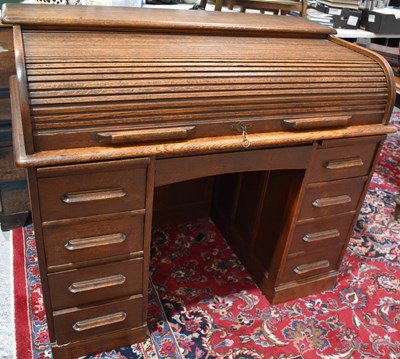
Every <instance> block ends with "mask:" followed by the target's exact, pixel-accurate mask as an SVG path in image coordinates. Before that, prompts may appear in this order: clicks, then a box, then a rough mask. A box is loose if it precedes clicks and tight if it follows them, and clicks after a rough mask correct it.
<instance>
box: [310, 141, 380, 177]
mask: <svg viewBox="0 0 400 359" xmlns="http://www.w3.org/2000/svg"><path fill="white" fill-rule="evenodd" d="M377 145H378V144H377V142H373V143H363V144H360V145H356V146H343V147H333V148H323V149H318V150H317V151H316V152H315V158H314V161H313V164H312V168H311V170H310V172H311V173H310V177H309V181H310V182H322V181H331V180H336V179H340V178H350V177H358V176H363V175H367V174H368V173H369V170H370V168H371V164H372V161H373V159H374V157H375V153H376V149H377Z"/></svg>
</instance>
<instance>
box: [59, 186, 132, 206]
mask: <svg viewBox="0 0 400 359" xmlns="http://www.w3.org/2000/svg"><path fill="white" fill-rule="evenodd" d="M125 196H126V192H125V191H124V190H123V189H122V188H109V189H100V190H96V191H84V192H71V193H66V194H65V195H64V197H63V198H62V201H63V202H64V203H81V202H91V201H99V200H104V199H115V198H121V197H125Z"/></svg>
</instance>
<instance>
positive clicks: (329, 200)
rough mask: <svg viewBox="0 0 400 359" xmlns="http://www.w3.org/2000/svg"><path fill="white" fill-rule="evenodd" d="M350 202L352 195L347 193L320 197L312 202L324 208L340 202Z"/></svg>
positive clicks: (315, 205)
mask: <svg viewBox="0 0 400 359" xmlns="http://www.w3.org/2000/svg"><path fill="white" fill-rule="evenodd" d="M350 202H351V197H350V196H349V195H347V194H345V195H343V196H335V197H326V198H318V199H316V200H315V201H314V202H313V203H312V205H313V206H314V207H317V208H323V207H329V206H337V205H339V204H345V203H350Z"/></svg>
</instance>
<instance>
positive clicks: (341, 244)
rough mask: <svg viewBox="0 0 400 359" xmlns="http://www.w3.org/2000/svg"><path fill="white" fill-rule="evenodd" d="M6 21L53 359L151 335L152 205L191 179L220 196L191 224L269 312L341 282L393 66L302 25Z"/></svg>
mask: <svg viewBox="0 0 400 359" xmlns="http://www.w3.org/2000/svg"><path fill="white" fill-rule="evenodd" d="M2 21H3V22H4V23H5V24H12V25H13V31H14V47H15V58H16V76H14V77H12V78H11V82H10V93H11V102H12V106H11V107H12V125H13V142H14V151H15V158H16V162H17V164H18V165H19V166H20V167H26V168H27V174H28V182H29V191H30V197H31V208H32V214H33V221H34V226H35V235H36V241H37V249H38V258H39V264H40V273H41V280H42V285H43V295H44V300H45V307H46V314H47V321H48V326H49V334H50V340H51V342H52V350H53V355H54V357H56V358H68V357H76V356H80V355H84V354H90V353H93V352H100V351H103V350H106V349H110V348H117V347H120V346H124V345H128V344H130V343H134V342H138V341H142V340H144V339H145V337H146V312H147V287H148V266H149V252H150V250H149V248H150V232H151V226H152V221H155V220H156V219H157V217H158V214H157V213H158V212H157V211H156V208H157V199H156V200H154V198H155V197H157V193H158V192H157V191H159V190H164V191H165V190H166V191H167V192H168V188H171V186H178V187H174V188H175V189H174V191H175V192H174V191H172V192H173V193H178V197H179V193H180V189H179V188H180V187H179V186H180V185H181V183H182V182H184V183H185V184H186V187H185V188H192V189H193V188H199V186H198V182H196V181H198V180H199V179H206V180H207V183H208V184H211V187H207V186H206V187H204V188H207V190H205V191H204V192H205V193H208V194H209V195H207V196H206V197H207V198H208V200H207V201H203V202H202V205H201V206H200V207H201V208H200V209H199V206H196V201H195V200H192V202H193V203H192V204H193V205H191V204H190V203H189V204H188V206H186V207H185V206H183V207H181V208H185V209H186V210H185V211H183V212H186V214H187V212H190V211H187V208H192V209H193V213H195V214H196V215H197V214H199V215H202V214H203V212H205V210H206V213H205V214H206V215H210V216H211V217H212V218H213V220H214V221H215V223H216V224H217V225H218V226H219V228H220V229H221V230H222V232H223V233H224V235H225V237H226V238H227V240H228V241H229V242H230V244H231V245H232V247H233V248H234V249H235V251H236V253H237V254H238V255H239V257H240V258H241V260H242V261H243V263H244V265H245V266H246V268H247V270H248V271H249V272H250V273H251V274H252V276H253V278H254V280H255V281H256V283H257V284H258V286H259V287H260V289H261V290H262V292H263V293H264V294H265V295H266V297H267V298H268V299H269V301H270V302H271V303H279V302H282V301H286V300H289V299H293V298H297V297H300V296H304V295H307V294H311V293H315V292H318V291H321V290H324V289H328V288H330V287H332V286H334V284H335V281H336V277H337V274H338V268H339V265H340V261H341V258H342V255H343V252H344V249H345V247H346V244H347V241H348V239H349V237H350V235H351V233H352V229H353V226H354V222H355V220H356V217H357V214H358V211H359V209H360V206H361V204H362V201H363V198H364V195H365V193H366V190H367V187H368V183H369V180H370V178H371V175H372V170H373V167H374V163H375V161H376V159H377V155H378V154H379V150H380V147H381V145H382V141H383V140H384V138H385V136H386V134H387V133H389V132H392V131H393V128H392V127H391V126H389V125H388V120H389V118H390V115H391V111H392V107H393V102H394V96H395V87H394V80H393V75H392V73H391V70H390V68H389V67H388V65H387V64H386V62H385V60H383V59H382V58H381V57H379V56H378V55H376V54H374V53H372V52H370V51H368V50H365V49H362V48H360V47H357V46H356V45H352V44H349V43H347V42H345V41H343V40H340V39H337V38H335V37H333V36H332V34H333V33H334V30H332V29H329V28H326V27H323V26H320V25H317V24H314V23H311V22H308V21H307V20H304V19H302V18H296V17H275V16H265V15H258V14H257V15H255V14H237V13H217V12H211V13H208V12H203V11H171V10H154V9H124V8H109V7H105V8H102V7H93V8H91V7H56V6H47V5H13V4H7V5H5V6H4V7H3V14H2ZM191 183H192V184H193V185H190V184H191ZM188 186H189V187H188ZM176 188H178V190H176ZM210 188H211V189H210ZM190 192H193V191H192V190H189V191H188V193H189V194H190ZM154 194H156V196H155V195H154ZM211 194H212V196H211ZM167 197H168V196H167ZM170 197H171V198H173V197H176V196H172V195H171V196H170ZM189 197H190V196H189ZM190 200H191V199H190V198H189V199H188V202H190ZM182 201H183V200H182ZM167 202H168V201H167ZM198 202H199V201H198ZM198 202H197V203H198ZM153 204H154V205H153ZM190 205H191V207H190ZM168 206H169V204H168V203H166V205H165V208H167V209H168V211H167V212H168V213H169V214H171V211H170V210H169V208H172V207H171V206H170V207H168ZM160 213H161V212H160ZM167 217H168V216H167Z"/></svg>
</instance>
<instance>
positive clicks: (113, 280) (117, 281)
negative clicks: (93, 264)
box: [68, 274, 126, 293]
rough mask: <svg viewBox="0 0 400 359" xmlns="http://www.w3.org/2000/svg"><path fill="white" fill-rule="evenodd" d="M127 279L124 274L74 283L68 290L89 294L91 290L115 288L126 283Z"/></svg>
mask: <svg viewBox="0 0 400 359" xmlns="http://www.w3.org/2000/svg"><path fill="white" fill-rule="evenodd" d="M125 281H126V277H125V276H124V275H122V274H117V275H112V276H109V277H103V278H96V279H91V280H85V281H82V282H75V283H72V284H71V285H70V286H69V287H68V290H69V291H70V292H71V293H81V292H87V291H89V290H94V289H100V288H108V287H113V286H115V285H121V284H123V283H125Z"/></svg>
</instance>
